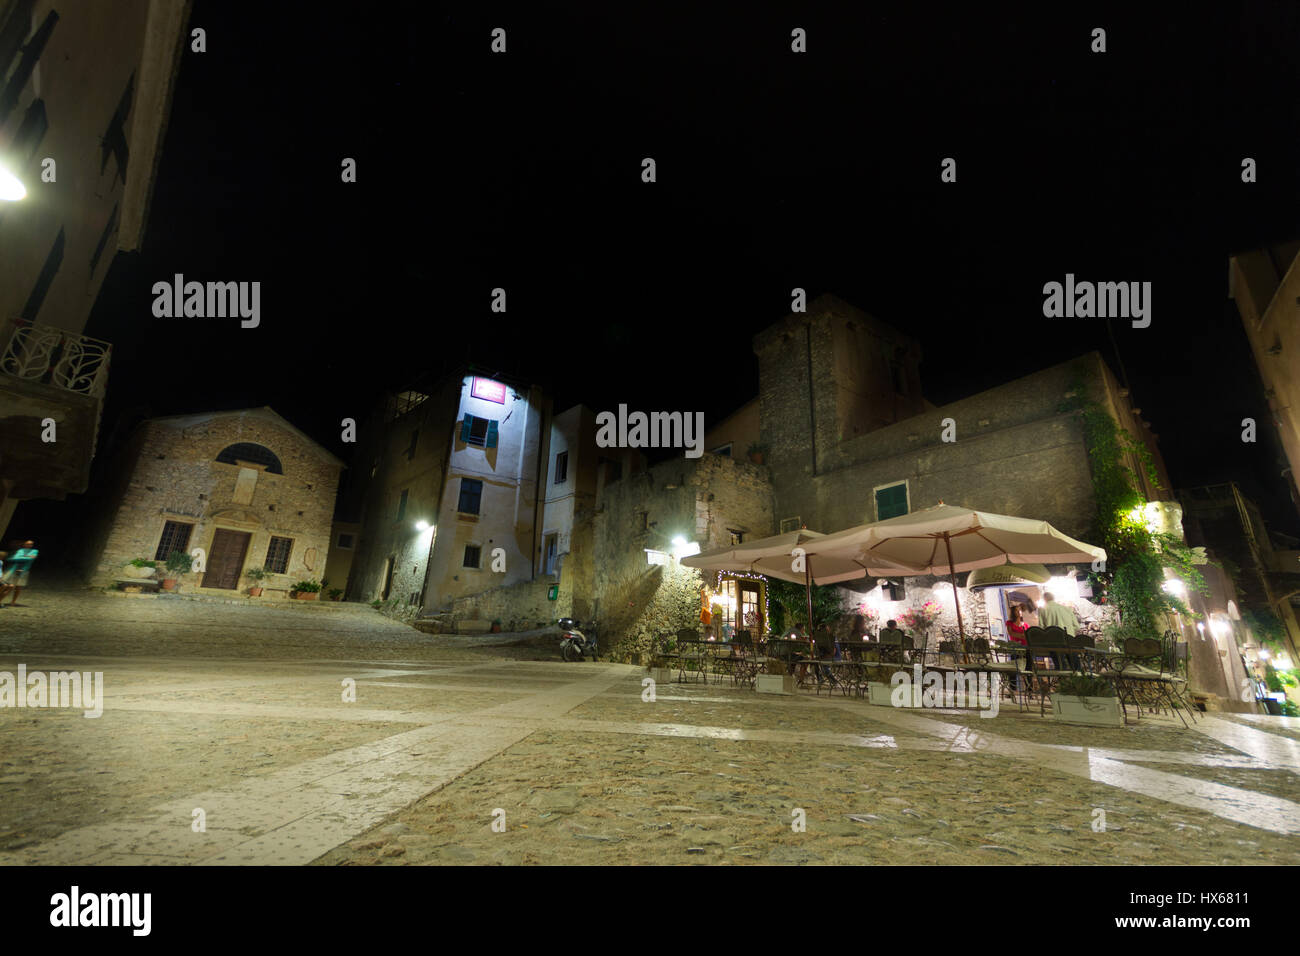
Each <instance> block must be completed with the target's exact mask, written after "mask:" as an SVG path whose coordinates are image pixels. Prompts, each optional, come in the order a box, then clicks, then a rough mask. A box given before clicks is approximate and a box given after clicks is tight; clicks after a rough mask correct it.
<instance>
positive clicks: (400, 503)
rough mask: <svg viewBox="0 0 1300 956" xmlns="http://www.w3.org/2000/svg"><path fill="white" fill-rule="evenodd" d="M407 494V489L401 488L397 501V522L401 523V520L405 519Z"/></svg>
mask: <svg viewBox="0 0 1300 956" xmlns="http://www.w3.org/2000/svg"><path fill="white" fill-rule="evenodd" d="M407 493H408V489H406V488H403V489H402V497H400V498H399V499H397V520H398V521H401V520H402V519H403V518H405V517H406V496H407Z"/></svg>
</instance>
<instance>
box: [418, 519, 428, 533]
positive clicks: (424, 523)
mask: <svg viewBox="0 0 1300 956" xmlns="http://www.w3.org/2000/svg"><path fill="white" fill-rule="evenodd" d="M415 530H416V531H428V530H429V522H427V521H417V522H416V523H415Z"/></svg>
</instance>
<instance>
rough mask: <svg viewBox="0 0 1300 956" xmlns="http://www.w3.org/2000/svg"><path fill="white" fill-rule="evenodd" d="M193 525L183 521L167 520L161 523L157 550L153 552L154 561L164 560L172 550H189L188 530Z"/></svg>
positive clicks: (191, 529)
mask: <svg viewBox="0 0 1300 956" xmlns="http://www.w3.org/2000/svg"><path fill="white" fill-rule="evenodd" d="M193 530H194V525H192V524H187V523H186V522H184V521H168V522H167V523H166V524H164V525H163V533H162V538H160V539H159V541H158V550H157V551H155V552H154V556H153V557H154V560H155V561H166V560H167V558H168V557H169V556H170V555H171V553H172V552H173V551H189V548H190V532H192V531H193Z"/></svg>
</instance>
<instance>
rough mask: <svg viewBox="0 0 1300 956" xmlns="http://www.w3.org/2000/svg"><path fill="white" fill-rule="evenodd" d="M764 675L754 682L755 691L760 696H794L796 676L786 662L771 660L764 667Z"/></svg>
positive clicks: (760, 675)
mask: <svg viewBox="0 0 1300 956" xmlns="http://www.w3.org/2000/svg"><path fill="white" fill-rule="evenodd" d="M763 670H764V673H762V674H759V675H758V676H757V677H756V678H755V680H754V689H755V690H757V691H758V692H759V693H760V694H793V693H794V675H793V674H791V673H790V671H789V668H787V667H786V666H785V662H784V661H777V660H770V661H768V662H767V663H766V664H765V665H764V666H763Z"/></svg>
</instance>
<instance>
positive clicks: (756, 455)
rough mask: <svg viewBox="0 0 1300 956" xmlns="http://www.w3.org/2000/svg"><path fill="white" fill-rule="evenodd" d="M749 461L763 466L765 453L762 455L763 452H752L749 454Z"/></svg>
mask: <svg viewBox="0 0 1300 956" xmlns="http://www.w3.org/2000/svg"><path fill="white" fill-rule="evenodd" d="M749 460H750V461H752V462H753V463H754V464H756V465H761V464H763V453H762V452H761V451H753V452H750V453H749Z"/></svg>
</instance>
